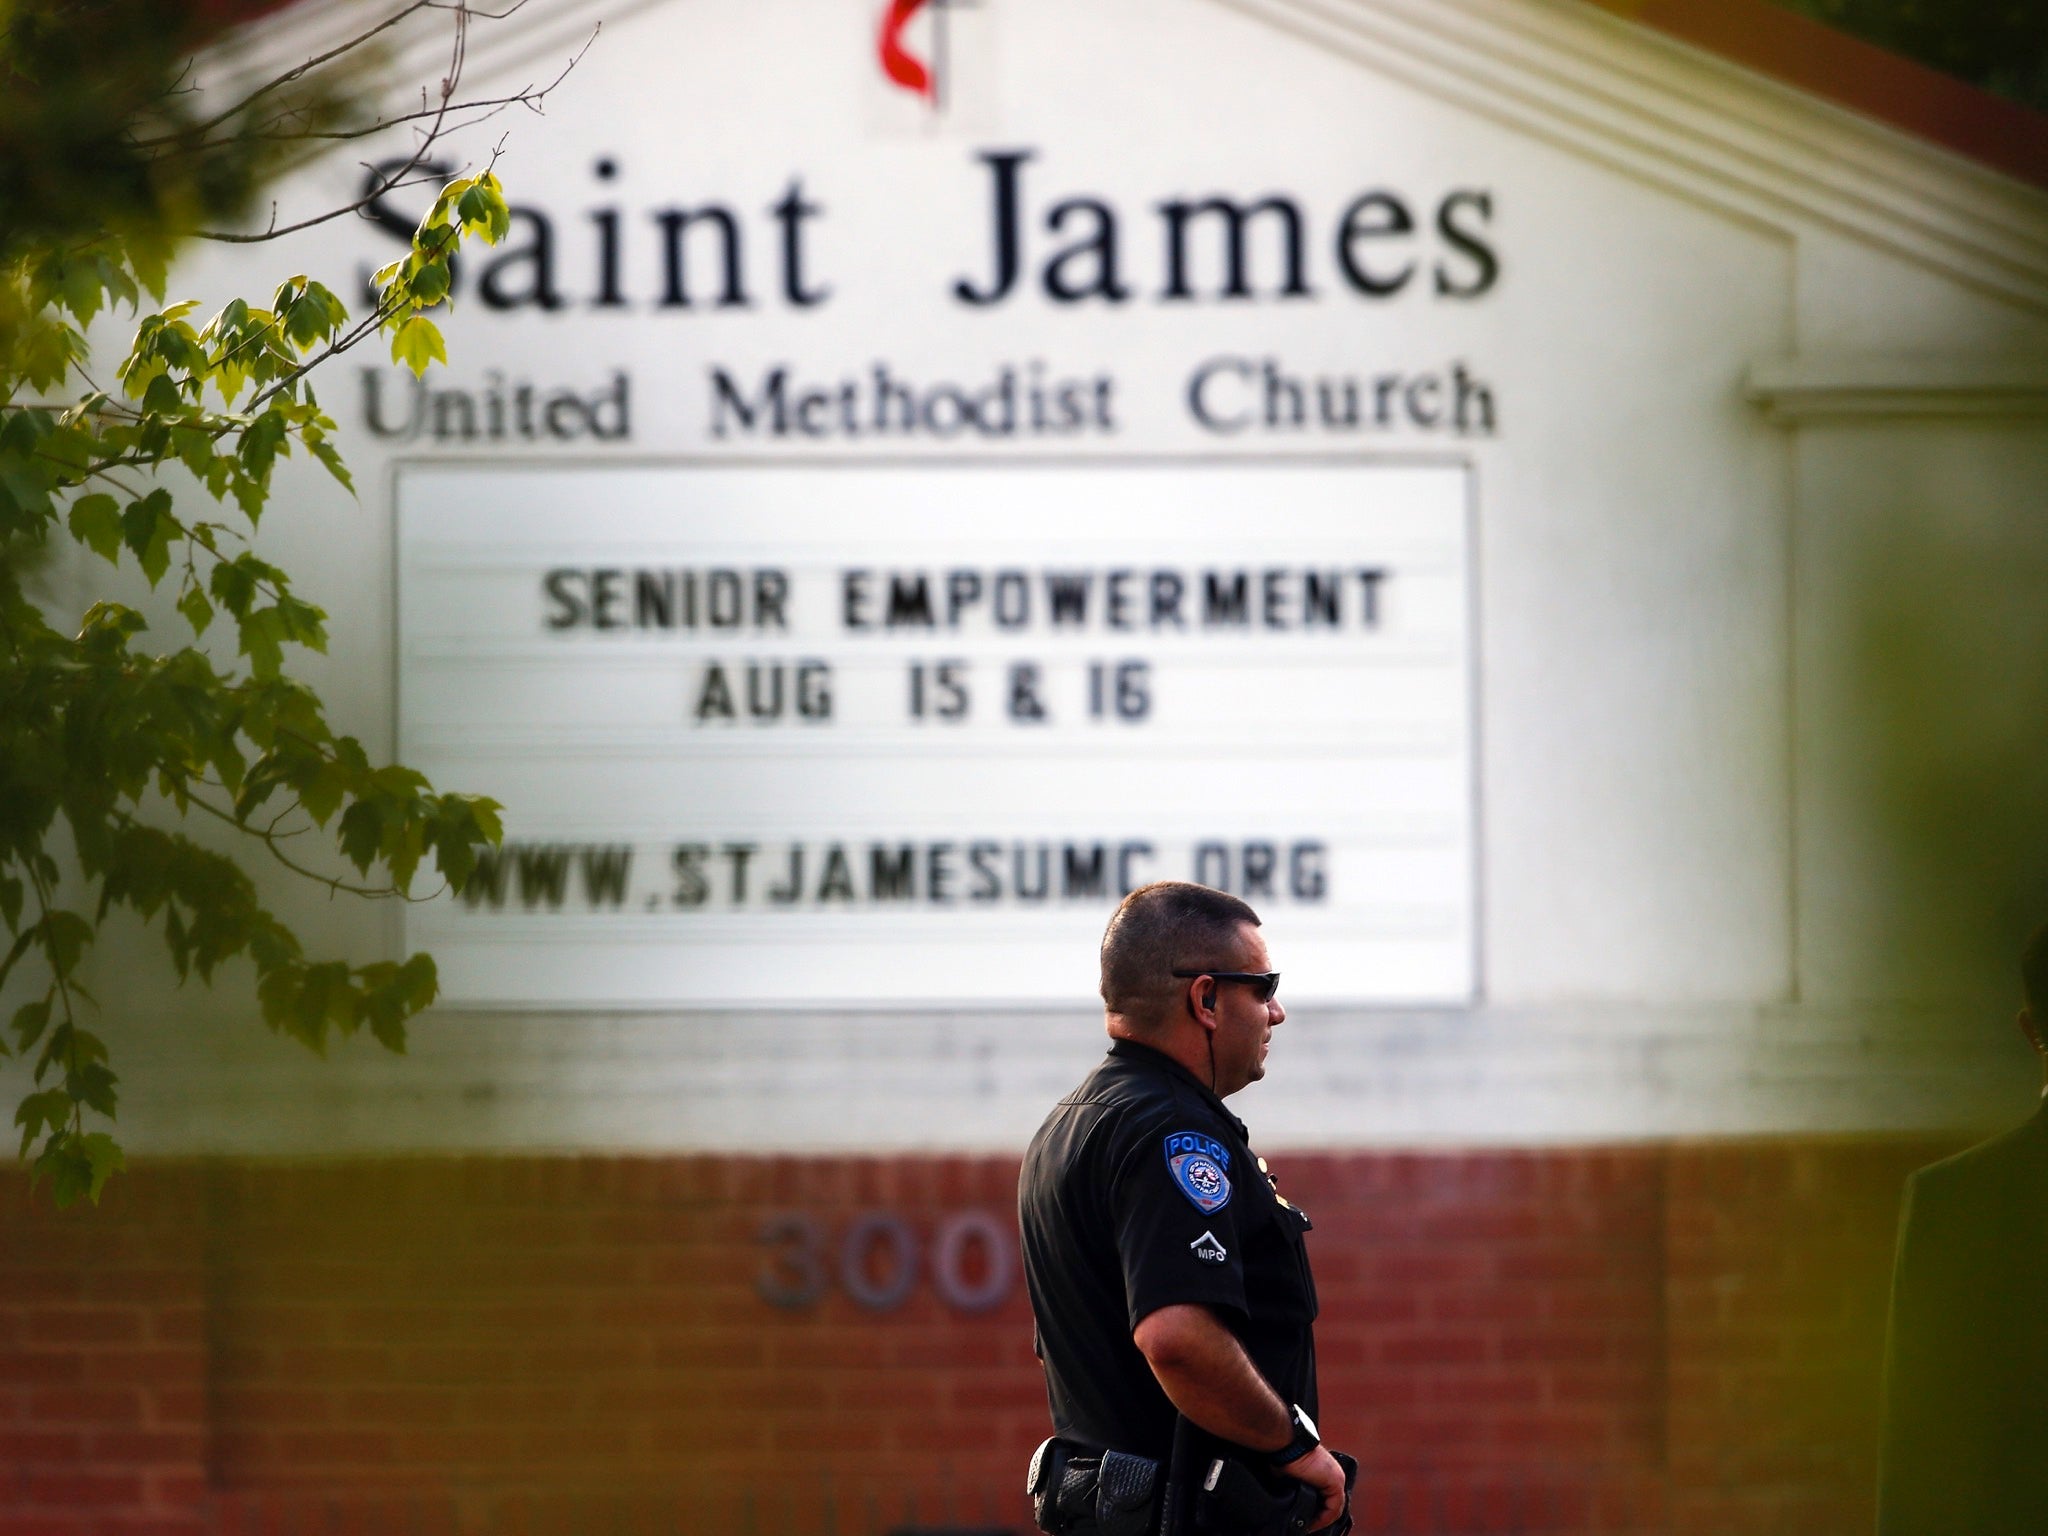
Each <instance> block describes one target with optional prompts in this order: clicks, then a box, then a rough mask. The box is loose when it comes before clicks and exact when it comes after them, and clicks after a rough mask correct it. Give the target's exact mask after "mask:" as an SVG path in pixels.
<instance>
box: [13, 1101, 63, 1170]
mask: <svg viewBox="0 0 2048 1536" xmlns="http://www.w3.org/2000/svg"><path fill="white" fill-rule="evenodd" d="M70 1122H71V1096H70V1095H69V1094H67V1093H65V1091H64V1090H63V1089H62V1088H46V1089H44V1090H43V1091H42V1092H41V1093H31V1094H29V1095H28V1096H27V1097H25V1098H24V1099H23V1100H22V1101H21V1102H20V1103H19V1104H17V1105H16V1106H15V1108H14V1123H15V1124H16V1125H18V1126H20V1127H21V1156H23V1157H27V1156H28V1149H29V1148H30V1147H31V1146H33V1145H34V1144H35V1139H36V1138H37V1137H38V1136H40V1135H42V1134H43V1132H44V1131H45V1130H51V1131H62V1130H63V1129H64V1127H65V1126H66V1125H68V1124H70Z"/></svg>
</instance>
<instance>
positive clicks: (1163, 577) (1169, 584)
mask: <svg viewBox="0 0 2048 1536" xmlns="http://www.w3.org/2000/svg"><path fill="white" fill-rule="evenodd" d="M1186 588H1187V583H1186V582H1185V581H1183V580H1181V576H1180V572H1178V571H1154V572H1153V573H1152V627H1153V628H1154V629H1157V628H1159V627H1160V625H1162V624H1171V625H1172V626H1173V627H1174V628H1175V629H1185V628H1187V624H1186V622H1185V621H1184V620H1183V619H1182V618H1181V616H1180V600H1181V596H1182V594H1183V592H1184V591H1185V590H1186Z"/></svg>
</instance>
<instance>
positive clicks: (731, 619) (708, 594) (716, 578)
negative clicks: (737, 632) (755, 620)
mask: <svg viewBox="0 0 2048 1536" xmlns="http://www.w3.org/2000/svg"><path fill="white" fill-rule="evenodd" d="M741 591H742V589H741V586H740V573H739V572H738V571H724V570H721V571H712V572H709V573H708V574H707V575H706V576H705V578H704V622H705V623H706V624H708V625H709V626H710V627H711V628H713V629H738V628H739V627H740V618H741V613H740V602H741Z"/></svg>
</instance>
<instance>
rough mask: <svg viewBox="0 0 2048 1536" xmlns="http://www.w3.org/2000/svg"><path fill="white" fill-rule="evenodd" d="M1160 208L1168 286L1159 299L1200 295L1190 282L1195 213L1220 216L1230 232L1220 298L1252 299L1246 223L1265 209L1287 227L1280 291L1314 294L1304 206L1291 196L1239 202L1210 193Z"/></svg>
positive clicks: (1226, 238)
mask: <svg viewBox="0 0 2048 1536" xmlns="http://www.w3.org/2000/svg"><path fill="white" fill-rule="evenodd" d="M1159 212H1160V213H1161V215H1163V216H1164V218H1165V220H1166V289H1165V291H1164V292H1163V293H1161V294H1160V298H1162V299H1191V298H1193V297H1194V296H1195V294H1194V290H1193V289H1192V288H1190V287H1189V286H1188V276H1187V268H1188V259H1187V226H1188V224H1189V222H1190V221H1191V220H1192V219H1193V218H1194V217H1195V216H1196V215H1198V214H1205V213H1207V214H1214V215H1216V216H1217V217H1218V218H1219V219H1221V220H1222V223H1223V229H1224V231H1225V236H1224V246H1223V252H1224V281H1223V289H1222V294H1221V297H1223V298H1226V299H1248V298H1250V297H1251V296H1252V290H1251V284H1250V282H1249V280H1248V279H1247V278H1246V276H1245V266H1246V263H1245V226H1246V225H1247V224H1248V223H1249V222H1250V221H1251V220H1252V218H1253V217H1254V216H1256V215H1258V214H1262V213H1265V214H1276V215H1278V216H1279V219H1280V222H1281V224H1282V225H1283V226H1284V229H1285V233H1284V235H1283V240H1284V245H1283V249H1284V250H1285V252H1286V264H1287V281H1286V283H1285V284H1284V285H1283V286H1282V287H1281V289H1280V293H1281V296H1282V297H1284V298H1310V297H1312V296H1313V295H1311V293H1310V292H1309V286H1308V282H1307V279H1306V277H1305V276H1304V275H1303V270H1302V238H1301V209H1300V208H1299V207H1297V206H1296V204H1295V203H1294V200H1293V199H1292V198H1288V197H1283V196H1279V195H1277V194H1276V195H1274V196H1272V197H1265V198H1261V199H1260V200H1259V201H1258V202H1256V203H1252V204H1250V205H1243V204H1239V203H1234V202H1232V201H1231V200H1230V199H1229V198H1227V197H1209V198H1204V199H1203V200H1202V201H1200V202H1182V201H1179V200H1177V199H1176V200H1174V201H1171V202H1165V203H1161V204H1160V205H1159Z"/></svg>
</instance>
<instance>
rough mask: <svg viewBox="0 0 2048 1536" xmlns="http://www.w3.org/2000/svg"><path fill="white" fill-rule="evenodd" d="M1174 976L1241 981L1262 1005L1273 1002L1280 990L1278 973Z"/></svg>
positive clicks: (1177, 974) (1191, 972) (1217, 972)
mask: <svg viewBox="0 0 2048 1536" xmlns="http://www.w3.org/2000/svg"><path fill="white" fill-rule="evenodd" d="M1173 974H1174V976H1175V977H1177V978H1178V979H1179V980H1182V981H1191V980H1193V979H1194V978H1195V977H1197V976H1206V977H1208V978H1209V979H1210V980H1211V981H1241V982H1243V983H1244V984H1245V985H1246V986H1248V987H1250V988H1251V989H1252V996H1253V997H1255V998H1257V999H1258V1000H1259V1001H1260V1002H1262V1003H1270V1002H1271V1001H1273V994H1274V993H1276V992H1278V991H1279V990H1280V973H1279V972H1278V971H1175V972H1174V973H1173Z"/></svg>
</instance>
